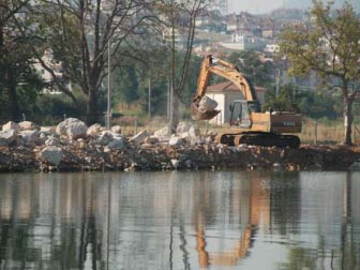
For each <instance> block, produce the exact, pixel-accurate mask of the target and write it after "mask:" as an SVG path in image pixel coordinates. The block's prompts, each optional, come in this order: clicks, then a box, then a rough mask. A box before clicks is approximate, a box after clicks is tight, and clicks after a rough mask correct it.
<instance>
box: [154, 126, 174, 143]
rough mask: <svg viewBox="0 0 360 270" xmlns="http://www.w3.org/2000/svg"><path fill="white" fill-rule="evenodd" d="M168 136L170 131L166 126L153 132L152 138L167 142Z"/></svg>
mask: <svg viewBox="0 0 360 270" xmlns="http://www.w3.org/2000/svg"><path fill="white" fill-rule="evenodd" d="M170 134H171V132H170V129H169V127H168V126H166V127H164V128H162V129H159V130H157V131H155V132H154V135H153V137H156V138H158V139H159V140H160V141H167V140H169V137H170Z"/></svg>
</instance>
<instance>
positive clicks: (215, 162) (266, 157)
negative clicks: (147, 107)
mask: <svg viewBox="0 0 360 270" xmlns="http://www.w3.org/2000/svg"><path fill="white" fill-rule="evenodd" d="M215 135H216V134H213V133H209V134H201V132H200V130H199V128H198V127H197V126H196V125H192V124H189V123H180V124H179V125H178V127H177V132H176V134H175V135H170V130H169V129H168V128H167V127H165V128H163V129H161V130H158V131H156V132H154V133H153V134H150V133H149V132H147V131H146V130H143V131H141V132H139V133H138V134H136V135H134V136H133V137H130V138H128V137H125V136H123V135H122V134H121V127H120V126H114V127H112V128H111V130H106V129H105V128H104V127H102V126H101V125H99V124H95V125H92V126H90V127H87V126H86V125H85V123H83V122H82V121H80V120H78V119H75V118H68V119H66V120H65V121H63V122H61V123H59V124H58V126H57V127H56V128H52V127H40V126H38V125H36V124H35V123H32V122H29V121H25V122H21V123H15V122H8V123H7V124H5V125H3V127H2V131H0V171H2V172H11V171H52V170H56V171H82V170H89V171H93V170H96V171H100V170H120V171H122V170H125V171H131V170H173V169H224V168H244V169H257V168H276V169H279V168H280V169H281V168H283V169H287V170H300V169H301V170H347V169H353V170H359V169H360V150H359V149H357V148H342V147H310V146H303V147H301V148H299V149H288V148H284V149H281V148H266V147H255V146H246V145H240V146H238V147H229V146H226V145H222V144H216V143H214V137H215Z"/></svg>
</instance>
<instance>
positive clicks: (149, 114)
mask: <svg viewBox="0 0 360 270" xmlns="http://www.w3.org/2000/svg"><path fill="white" fill-rule="evenodd" d="M148 109H149V111H148V116H149V120H150V117H151V78H150V77H149V105H148Z"/></svg>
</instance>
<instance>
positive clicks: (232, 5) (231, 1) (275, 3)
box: [228, 0, 283, 13]
mask: <svg viewBox="0 0 360 270" xmlns="http://www.w3.org/2000/svg"><path fill="white" fill-rule="evenodd" d="M282 4H283V0H228V9H229V13H232V12H236V13H238V12H240V11H248V12H250V13H267V12H269V11H272V10H274V9H276V8H279V7H282Z"/></svg>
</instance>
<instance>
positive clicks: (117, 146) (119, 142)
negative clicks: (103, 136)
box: [104, 138, 125, 151]
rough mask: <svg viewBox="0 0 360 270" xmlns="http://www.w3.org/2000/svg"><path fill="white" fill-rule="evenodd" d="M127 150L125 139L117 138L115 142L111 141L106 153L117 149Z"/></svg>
mask: <svg viewBox="0 0 360 270" xmlns="http://www.w3.org/2000/svg"><path fill="white" fill-rule="evenodd" d="M124 148H125V142H124V139H123V138H116V139H114V140H113V141H111V142H110V143H109V144H108V145H107V146H106V147H105V149H104V151H106V150H107V149H109V150H112V149H117V150H124Z"/></svg>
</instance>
